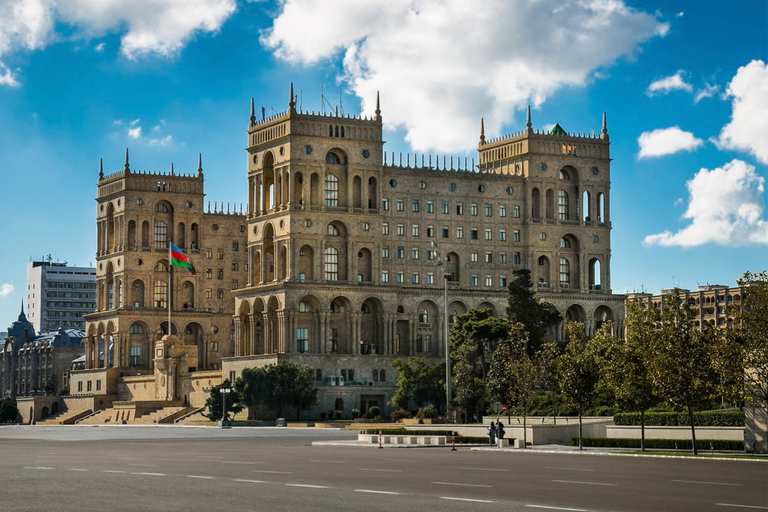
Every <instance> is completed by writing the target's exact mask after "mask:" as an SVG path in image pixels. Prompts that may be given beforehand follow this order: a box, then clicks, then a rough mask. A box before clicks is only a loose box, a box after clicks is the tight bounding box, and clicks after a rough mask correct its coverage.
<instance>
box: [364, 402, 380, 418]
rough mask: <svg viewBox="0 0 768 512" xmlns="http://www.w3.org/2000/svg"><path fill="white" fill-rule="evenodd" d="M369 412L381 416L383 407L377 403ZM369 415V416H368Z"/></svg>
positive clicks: (374, 415)
mask: <svg viewBox="0 0 768 512" xmlns="http://www.w3.org/2000/svg"><path fill="white" fill-rule="evenodd" d="M368 412H369V413H371V414H372V415H373V417H374V418H376V417H378V416H381V409H380V408H379V407H376V406H375V405H374V406H372V407H371V408H370V409H368ZM366 417H367V416H366Z"/></svg>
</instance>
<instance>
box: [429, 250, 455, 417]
mask: <svg viewBox="0 0 768 512" xmlns="http://www.w3.org/2000/svg"><path fill="white" fill-rule="evenodd" d="M431 244H432V248H433V249H434V250H435V256H436V258H435V259H436V260H437V261H436V264H437V266H438V267H439V268H440V269H441V270H442V272H443V285H444V286H443V300H444V302H445V304H444V308H445V326H444V329H443V332H444V335H445V414H446V416H447V415H448V407H449V406H450V403H451V344H450V336H449V329H450V326H449V324H448V320H449V316H450V313H449V311H448V278H449V277H451V274H450V272H448V271H447V270H446V269H445V268H444V267H443V258H442V256H441V255H440V247H439V246H438V245H437V242H435V241H434V240H432V241H431Z"/></svg>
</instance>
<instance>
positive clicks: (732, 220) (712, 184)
mask: <svg viewBox="0 0 768 512" xmlns="http://www.w3.org/2000/svg"><path fill="white" fill-rule="evenodd" d="M764 184H765V179H764V178H762V177H761V176H758V175H757V173H755V167H754V166H752V165H749V164H747V163H746V162H743V161H741V160H733V161H731V162H729V163H727V164H725V165H724V166H723V167H721V168H717V169H713V170H711V171H710V170H707V169H701V170H700V171H699V172H698V173H696V175H695V176H694V177H693V179H691V180H690V181H689V182H688V184H687V185H688V194H689V197H688V210H687V211H686V212H685V214H684V215H683V218H684V219H690V221H691V224H690V225H689V226H688V227H686V228H683V229H681V230H679V231H678V232H677V233H672V232H671V231H664V232H663V233H659V234H655V235H648V236H647V237H645V240H644V241H643V243H644V244H645V245H661V246H681V247H693V246H697V245H704V244H708V243H715V244H717V245H724V246H740V245H746V244H768V222H766V221H765V220H763V218H762V217H763V192H764Z"/></svg>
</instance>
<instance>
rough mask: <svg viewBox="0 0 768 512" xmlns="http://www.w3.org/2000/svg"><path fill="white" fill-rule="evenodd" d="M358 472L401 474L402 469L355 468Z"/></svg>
mask: <svg viewBox="0 0 768 512" xmlns="http://www.w3.org/2000/svg"><path fill="white" fill-rule="evenodd" d="M357 470H358V471H382V472H384V473H402V472H403V470H402V469H377V468H357Z"/></svg>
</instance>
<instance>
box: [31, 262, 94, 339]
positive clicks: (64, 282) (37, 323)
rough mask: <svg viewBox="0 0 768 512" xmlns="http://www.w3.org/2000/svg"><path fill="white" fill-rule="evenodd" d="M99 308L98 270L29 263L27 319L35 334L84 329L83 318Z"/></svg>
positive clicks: (56, 263) (47, 263)
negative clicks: (97, 303)
mask: <svg viewBox="0 0 768 512" xmlns="http://www.w3.org/2000/svg"><path fill="white" fill-rule="evenodd" d="M95 309H96V269H95V268H93V267H68V266H67V263H66V262H64V263H59V262H52V261H50V258H49V260H48V261H30V262H29V263H28V264H27V318H28V319H29V321H30V322H31V323H32V325H33V326H34V328H35V331H36V332H47V331H55V330H57V329H59V328H60V327H64V328H67V329H69V328H72V329H80V330H83V329H85V320H83V315H85V314H87V313H92V312H93V311H94V310H95Z"/></svg>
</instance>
